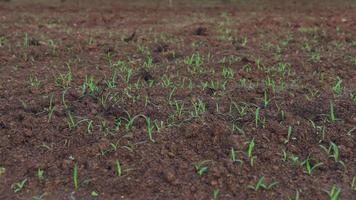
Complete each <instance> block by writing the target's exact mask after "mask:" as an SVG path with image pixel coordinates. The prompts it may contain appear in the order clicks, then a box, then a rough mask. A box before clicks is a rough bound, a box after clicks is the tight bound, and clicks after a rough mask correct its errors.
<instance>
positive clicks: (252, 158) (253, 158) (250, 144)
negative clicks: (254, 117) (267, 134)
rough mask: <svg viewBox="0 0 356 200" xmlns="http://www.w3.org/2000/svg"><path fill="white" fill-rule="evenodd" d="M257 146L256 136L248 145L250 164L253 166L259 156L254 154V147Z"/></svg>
mask: <svg viewBox="0 0 356 200" xmlns="http://www.w3.org/2000/svg"><path fill="white" fill-rule="evenodd" d="M254 148H255V138H253V139H252V140H251V141H250V142H249V143H248V146H247V156H248V158H249V159H250V164H251V166H253V163H254V161H255V159H256V158H257V157H256V156H254V155H253V149H254Z"/></svg>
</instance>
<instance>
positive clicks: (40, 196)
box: [32, 192, 47, 200]
mask: <svg viewBox="0 0 356 200" xmlns="http://www.w3.org/2000/svg"><path fill="white" fill-rule="evenodd" d="M46 195H47V193H46V192H45V193H43V194H41V195H37V196H34V197H32V200H43V199H44V197H45V196H46Z"/></svg>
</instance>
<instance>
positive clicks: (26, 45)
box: [23, 33, 30, 47]
mask: <svg viewBox="0 0 356 200" xmlns="http://www.w3.org/2000/svg"><path fill="white" fill-rule="evenodd" d="M29 45H30V39H29V37H28V33H25V36H24V38H23V46H24V47H28V46H29Z"/></svg>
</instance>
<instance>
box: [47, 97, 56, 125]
mask: <svg viewBox="0 0 356 200" xmlns="http://www.w3.org/2000/svg"><path fill="white" fill-rule="evenodd" d="M54 110H55V106H54V105H53V94H52V95H51V97H50V98H49V106H48V108H47V112H48V122H50V121H51V119H52V115H53V112H54Z"/></svg>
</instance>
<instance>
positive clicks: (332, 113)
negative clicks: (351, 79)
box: [329, 101, 336, 122]
mask: <svg viewBox="0 0 356 200" xmlns="http://www.w3.org/2000/svg"><path fill="white" fill-rule="evenodd" d="M329 119H330V121H331V122H335V121H336V115H335V110H334V104H333V103H332V102H331V101H330V113H329Z"/></svg>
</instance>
